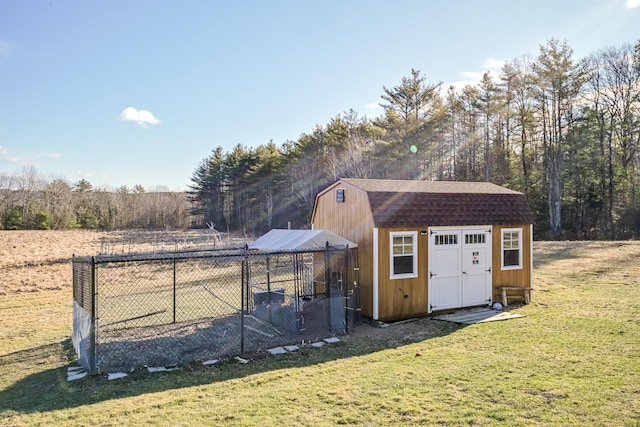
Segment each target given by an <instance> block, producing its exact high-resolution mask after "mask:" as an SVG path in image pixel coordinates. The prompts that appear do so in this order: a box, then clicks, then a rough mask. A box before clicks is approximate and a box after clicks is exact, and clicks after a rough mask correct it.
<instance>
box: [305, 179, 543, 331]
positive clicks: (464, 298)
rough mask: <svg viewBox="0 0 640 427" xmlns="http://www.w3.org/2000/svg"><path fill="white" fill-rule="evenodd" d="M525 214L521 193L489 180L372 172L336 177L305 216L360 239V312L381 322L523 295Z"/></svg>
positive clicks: (528, 242)
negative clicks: (387, 176)
mask: <svg viewBox="0 0 640 427" xmlns="http://www.w3.org/2000/svg"><path fill="white" fill-rule="evenodd" d="M533 222H534V221H533V215H532V214H531V210H530V209H529V205H528V203H527V200H526V197H525V196H524V194H522V193H520V192H517V191H514V190H510V189H508V188H504V187H501V186H498V185H495V184H491V183H487V182H453V181H405V180H375V179H340V180H338V181H336V182H335V183H333V184H332V185H330V186H329V187H327V188H326V189H324V190H323V191H321V192H320V193H319V194H318V195H317V196H316V201H315V206H314V209H313V213H312V217H311V223H312V226H313V228H314V229H326V230H330V231H332V232H334V233H336V234H338V235H339V236H342V237H344V238H346V239H349V240H350V241H353V242H355V243H357V244H358V253H359V261H360V272H359V273H360V274H359V283H360V286H361V304H362V313H363V314H364V315H366V316H368V317H371V318H373V319H375V320H385V321H389V320H399V319H404V318H409V317H415V316H423V315H427V314H429V313H432V312H434V311H442V310H451V309H456V308H462V307H473V306H480V305H491V304H492V303H493V302H494V301H500V296H501V291H502V288H503V287H514V288H522V290H523V291H524V292H519V293H520V294H521V295H523V294H527V295H529V294H528V293H527V292H528V291H529V290H530V289H531V288H532V284H533V259H532V255H533V250H532V243H533ZM516 290H518V289H516ZM509 292H511V293H513V292H514V291H513V290H511V291H509Z"/></svg>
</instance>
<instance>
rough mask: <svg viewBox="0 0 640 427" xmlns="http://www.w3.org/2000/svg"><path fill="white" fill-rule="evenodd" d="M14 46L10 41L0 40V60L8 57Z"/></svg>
mask: <svg viewBox="0 0 640 427" xmlns="http://www.w3.org/2000/svg"><path fill="white" fill-rule="evenodd" d="M15 48H16V47H15V46H14V45H13V44H12V43H9V42H8V41H4V40H0V60H6V59H9V58H10V57H11V54H12V53H13V51H14V50H15Z"/></svg>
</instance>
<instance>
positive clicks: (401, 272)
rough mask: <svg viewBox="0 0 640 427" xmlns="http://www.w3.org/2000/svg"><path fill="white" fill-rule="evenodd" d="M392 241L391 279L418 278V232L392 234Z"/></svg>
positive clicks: (390, 236) (390, 234) (390, 235)
mask: <svg viewBox="0 0 640 427" xmlns="http://www.w3.org/2000/svg"><path fill="white" fill-rule="evenodd" d="M389 238H390V240H391V251H390V252H391V257H390V261H391V278H392V279H403V278H409V277H418V247H417V241H418V232H417V231H413V232H392V233H389Z"/></svg>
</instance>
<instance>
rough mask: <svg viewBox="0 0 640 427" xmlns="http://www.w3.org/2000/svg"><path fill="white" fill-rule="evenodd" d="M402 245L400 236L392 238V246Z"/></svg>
mask: <svg viewBox="0 0 640 427" xmlns="http://www.w3.org/2000/svg"><path fill="white" fill-rule="evenodd" d="M401 244H402V236H393V245H394V246H395V245H401Z"/></svg>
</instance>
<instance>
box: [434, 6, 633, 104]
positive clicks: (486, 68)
mask: <svg viewBox="0 0 640 427" xmlns="http://www.w3.org/2000/svg"><path fill="white" fill-rule="evenodd" d="M638 1H640V0H638ZM504 64H505V61H501V60H499V59H496V58H494V57H492V56H490V57H489V58H487V59H485V60H484V63H483V64H482V65H480V66H479V67H478V68H479V69H480V70H479V71H462V72H461V73H460V75H461V76H462V77H464V80H457V81H454V82H451V83H449V84H446V85H443V86H442V90H443V94H444V93H446V91H447V90H448V89H449V86H453V87H454V88H455V90H456V91H460V90H462V88H464V87H465V86H468V85H476V84H478V83H479V82H480V80H482V76H483V75H484V73H486V72H490V73H491V76H492V77H493V78H494V79H495V78H497V77H498V74H499V73H500V70H501V69H502V66H503V65H504Z"/></svg>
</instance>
